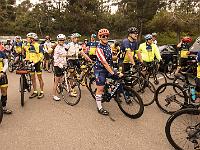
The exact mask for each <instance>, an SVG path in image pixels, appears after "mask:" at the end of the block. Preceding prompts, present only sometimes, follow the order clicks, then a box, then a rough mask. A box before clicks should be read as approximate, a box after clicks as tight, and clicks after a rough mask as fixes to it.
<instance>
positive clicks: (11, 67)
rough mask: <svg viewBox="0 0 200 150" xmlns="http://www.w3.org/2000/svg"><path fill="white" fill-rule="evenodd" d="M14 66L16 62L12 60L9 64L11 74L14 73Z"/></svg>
mask: <svg viewBox="0 0 200 150" xmlns="http://www.w3.org/2000/svg"><path fill="white" fill-rule="evenodd" d="M13 65H14V61H13V60H11V61H10V62H9V63H8V71H9V72H13V71H14V67H13Z"/></svg>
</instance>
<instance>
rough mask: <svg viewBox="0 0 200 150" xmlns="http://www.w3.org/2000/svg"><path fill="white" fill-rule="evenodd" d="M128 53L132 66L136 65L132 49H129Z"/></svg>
mask: <svg viewBox="0 0 200 150" xmlns="http://www.w3.org/2000/svg"><path fill="white" fill-rule="evenodd" d="M126 53H127V55H128V58H129V60H130V62H131V64H132V65H135V61H134V59H133V56H132V53H131V49H127V50H126Z"/></svg>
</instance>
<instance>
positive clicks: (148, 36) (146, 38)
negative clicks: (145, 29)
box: [144, 34, 152, 40]
mask: <svg viewBox="0 0 200 150" xmlns="http://www.w3.org/2000/svg"><path fill="white" fill-rule="evenodd" d="M144 38H145V40H150V39H152V35H151V34H147V35H145V36H144Z"/></svg>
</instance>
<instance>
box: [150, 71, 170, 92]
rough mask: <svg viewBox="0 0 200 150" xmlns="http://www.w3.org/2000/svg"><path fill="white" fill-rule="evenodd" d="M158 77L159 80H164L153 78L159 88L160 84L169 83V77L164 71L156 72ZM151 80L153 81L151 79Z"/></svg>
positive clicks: (154, 83) (155, 85)
mask: <svg viewBox="0 0 200 150" xmlns="http://www.w3.org/2000/svg"><path fill="white" fill-rule="evenodd" d="M156 78H157V80H160V79H161V80H162V81H163V82H162V83H161V81H155V79H153V81H152V83H153V85H154V87H155V88H156V89H157V88H158V87H159V86H160V85H162V84H165V83H167V78H166V76H165V75H164V73H162V72H157V73H156ZM150 82H151V81H150Z"/></svg>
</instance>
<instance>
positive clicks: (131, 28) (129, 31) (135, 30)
mask: <svg viewBox="0 0 200 150" xmlns="http://www.w3.org/2000/svg"><path fill="white" fill-rule="evenodd" d="M130 33H138V29H137V28H136V27H130V28H129V29H128V34H130Z"/></svg>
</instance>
